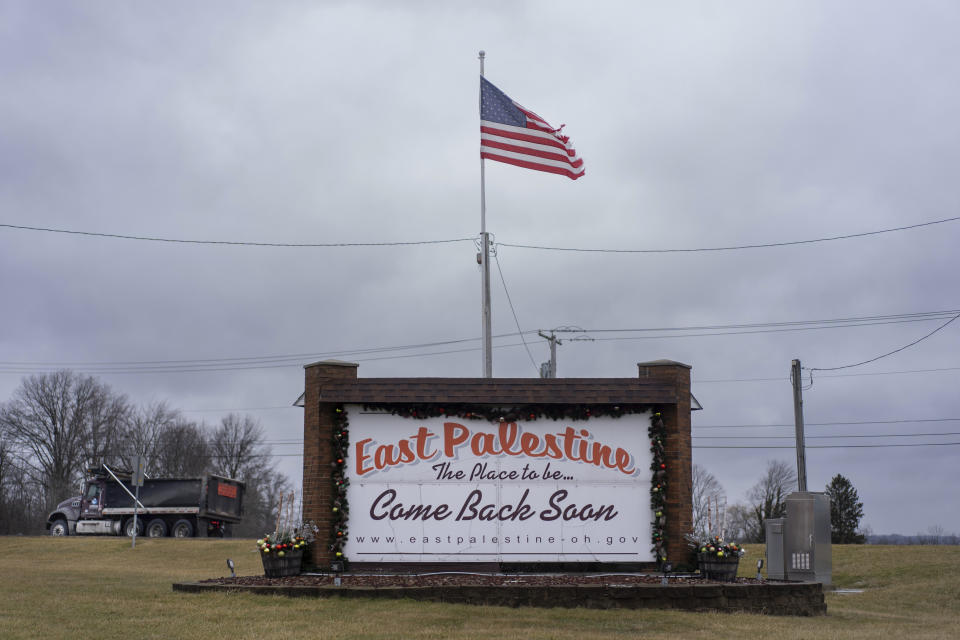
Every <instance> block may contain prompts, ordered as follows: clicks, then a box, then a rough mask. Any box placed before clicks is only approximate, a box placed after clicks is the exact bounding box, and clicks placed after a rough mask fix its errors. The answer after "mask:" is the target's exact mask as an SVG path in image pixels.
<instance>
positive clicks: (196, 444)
mask: <svg viewBox="0 0 960 640" xmlns="http://www.w3.org/2000/svg"><path fill="white" fill-rule="evenodd" d="M206 432H207V429H206V427H204V426H203V425H202V424H199V425H198V424H197V423H195V422H190V421H188V420H184V419H182V418H179V417H178V418H175V419H174V421H173V423H172V424H168V425H167V426H166V427H164V428H163V429H162V430H161V431H160V434H159V436H158V437H157V443H156V446H155V447H154V449H153V459H152V461H151V467H150V468H151V469H152V471H153V473H155V474H156V475H158V476H169V477H174V478H192V477H197V476H200V475H203V474H204V473H205V472H207V471H209V470H210V468H211V462H210V445H209V443H208V442H207V433H206Z"/></svg>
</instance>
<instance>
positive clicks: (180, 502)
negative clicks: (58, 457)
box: [47, 465, 244, 538]
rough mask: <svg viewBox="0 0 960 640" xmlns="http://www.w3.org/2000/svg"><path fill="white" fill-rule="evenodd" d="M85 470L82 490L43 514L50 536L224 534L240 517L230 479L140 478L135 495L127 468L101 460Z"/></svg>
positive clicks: (239, 492) (238, 494)
mask: <svg viewBox="0 0 960 640" xmlns="http://www.w3.org/2000/svg"><path fill="white" fill-rule="evenodd" d="M87 473H88V477H87V478H86V480H85V481H84V483H83V485H82V489H83V493H82V494H81V495H79V496H74V497H72V498H68V499H67V500H64V501H63V502H61V503H60V504H59V505H57V508H56V509H54V510H53V512H51V513H50V515H49V516H47V529H48V530H49V531H50V535H52V536H72V535H108V536H118V535H126V536H133V535H134V532H136V535H138V536H141V535H146V536H148V537H151V538H162V537H165V536H172V537H174V538H193V537H197V536H209V537H215V536H219V537H223V536H225V535H229V526H230V525H232V524H236V523H238V522H240V521H241V519H242V517H243V492H244V485H243V482H241V481H239V480H234V479H232V478H224V477H221V476H217V475H213V474H205V475H204V476H203V477H200V478H144V479H143V485H142V486H141V487H139V495H138V492H137V489H136V488H135V487H134V486H133V482H132V477H133V474H132V473H131V472H129V471H120V470H117V469H112V468H110V467H107V466H106V465H103V466H101V467H97V468H93V469H88V470H87ZM137 498H138V499H139V501H138V500H137ZM135 511H136V518H134V512H135Z"/></svg>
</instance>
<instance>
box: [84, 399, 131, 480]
mask: <svg viewBox="0 0 960 640" xmlns="http://www.w3.org/2000/svg"><path fill="white" fill-rule="evenodd" d="M101 386H103V387H104V389H107V387H106V386H105V385H101ZM132 414H133V409H132V407H131V406H130V403H129V402H127V398H126V396H122V395H117V394H114V393H113V392H104V393H97V394H96V395H95V396H94V398H93V400H92V402H91V403H90V407H89V410H88V415H89V418H88V420H87V429H86V435H85V437H84V438H83V442H82V445H83V458H84V459H83V465H82V467H81V469H84V468H88V467H99V466H100V465H101V464H103V463H107V464H110V463H114V464H116V463H118V462H122V457H121V455H120V446H121V445H120V443H121V441H122V439H123V434H124V430H125V428H126V426H127V423H128V418H129V417H130V416H131V415H132Z"/></svg>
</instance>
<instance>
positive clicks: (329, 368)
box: [303, 360, 357, 567]
mask: <svg viewBox="0 0 960 640" xmlns="http://www.w3.org/2000/svg"><path fill="white" fill-rule="evenodd" d="M356 377H357V365H356V364H354V363H352V362H340V361H338V360H325V361H322V362H314V363H313V364H308V365H306V366H305V367H304V394H303V519H304V520H306V521H311V522H313V523H314V524H316V525H317V526H318V527H319V528H320V532H319V534H318V538H317V542H316V544H313V545H311V555H312V557H310V558H304V560H305V563H306V564H307V565H308V566H317V567H326V566H329V564H330V560H331V557H330V552H329V550H328V549H327V544H328V536H329V535H330V527H331V526H332V524H333V520H332V519H331V515H332V513H331V505H332V503H333V490H332V487H331V486H330V485H331V482H332V481H331V479H330V472H331V470H332V468H331V466H330V463H331V462H333V455H332V448H331V446H330V441H331V439H332V437H333V419H332V413H333V407H334V404H333V403H329V402H322V401H321V393H322V390H323V385H324V383H325V382H326V381H328V380H342V379H356Z"/></svg>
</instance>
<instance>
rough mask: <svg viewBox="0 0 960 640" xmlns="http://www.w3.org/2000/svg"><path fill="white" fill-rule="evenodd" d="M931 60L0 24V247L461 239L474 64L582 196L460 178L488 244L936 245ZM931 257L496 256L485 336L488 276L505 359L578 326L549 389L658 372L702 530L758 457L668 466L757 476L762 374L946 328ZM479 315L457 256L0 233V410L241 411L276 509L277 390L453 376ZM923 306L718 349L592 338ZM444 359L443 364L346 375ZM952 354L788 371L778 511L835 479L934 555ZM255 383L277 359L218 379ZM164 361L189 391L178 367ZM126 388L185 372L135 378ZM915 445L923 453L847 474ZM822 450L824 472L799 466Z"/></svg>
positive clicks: (547, 9) (891, 248) (399, 11)
mask: <svg viewBox="0 0 960 640" xmlns="http://www.w3.org/2000/svg"><path fill="white" fill-rule="evenodd" d="M958 33H960V6H958V5H957V3H955V2H951V1H945V2H923V1H919V2H917V1H914V2H876V1H868V2H852V1H850V2H842V3H838V2H814V1H810V0H805V1H802V2H776V3H771V2H764V1H761V2H724V3H712V2H703V3H693V2H672V3H659V2H656V3H655V2H609V3H603V2H598V3H575V2H487V3H484V7H483V8H467V5H466V3H462V4H461V3H447V2H444V3H440V2H436V3H431V2H404V3H399V2H369V3H346V2H343V3H336V2H331V3H320V2H303V3H298V2H271V3H251V2H235V1H231V2H206V3H193V2H190V3H187V2H163V3H154V2H119V1H118V2H97V3H37V2H29V1H26V0H24V1H17V0H7V1H5V2H2V3H0V75H2V78H3V90H2V91H0V224H5V225H18V226H31V227H43V228H49V229H62V230H73V231H85V232H93V233H101V234H118V235H127V236H143V237H156V238H167V239H187V240H226V241H238V242H262V243H340V242H342V243H365V242H419V241H427V240H453V239H463V238H467V239H470V238H475V237H477V235H478V232H479V229H480V171H479V170H480V162H479V131H478V128H479V117H478V113H477V96H478V79H477V76H478V73H479V61H478V59H477V52H478V51H479V50H480V49H484V50H486V52H487V58H486V77H487V78H488V79H489V80H490V81H491V82H493V83H494V84H495V85H497V86H498V87H499V88H500V89H501V90H502V91H504V92H505V93H506V94H507V95H509V96H510V97H511V98H513V99H514V100H516V101H517V102H519V103H521V104H523V105H524V106H526V107H528V108H530V109H532V110H534V111H536V112H537V113H539V114H540V115H541V116H542V117H544V118H545V119H546V120H547V121H549V122H550V123H552V124H553V125H555V126H559V125H560V124H566V125H567V126H566V128H565V129H564V132H565V133H566V134H568V135H569V136H570V137H571V139H572V141H573V143H574V145H575V146H576V148H577V150H578V152H579V153H580V155H581V157H582V158H583V159H584V162H585V166H586V175H585V176H584V177H583V178H581V179H580V180H577V181H576V182H574V181H571V180H568V179H566V178H563V177H560V176H556V175H551V174H546V173H538V172H533V171H528V170H524V169H520V168H517V167H513V166H509V165H505V164H498V163H495V162H487V166H486V198H487V225H488V229H489V230H490V231H491V232H493V233H494V234H495V240H496V241H497V242H498V243H505V244H527V245H543V246H550V247H567V248H602V249H692V248H716V247H729V246H741V245H752V244H768V243H785V242H793V241H798V240H811V239H819V238H827V237H834V236H841V235H849V234H862V233H865V232H870V231H879V230H885V229H892V228H898V227H906V226H911V225H918V224H922V223H927V222H932V221H939V220H945V219H948V218H953V217H956V216H958V215H960V213H958V211H960V206H958V205H960V195H958V189H957V176H958V175H960V173H958V169H960V120H958V118H957V114H958V113H960V83H958V82H957V78H958V77H960V38H958V37H957V34H958ZM958 241H960V221H949V222H942V223H939V224H935V225H929V226H924V227H919V228H915V229H910V230H903V231H897V232H890V233H883V234H877V235H871V236H864V237H858V238H851V239H844V240H834V241H829V242H820V243H810V244H800V245H791V246H781V247H770V248H757V249H741V250H731V251H704V252H677V253H645V254H619V253H582V252H563V251H553V250H535V249H524V248H518V247H509V246H498V247H497V260H498V262H495V263H493V285H494V286H493V331H494V333H495V334H516V333H517V324H516V322H515V321H514V317H513V315H512V314H511V310H510V306H509V304H508V302H507V297H506V294H505V290H504V286H503V284H502V283H501V277H500V273H499V272H498V270H497V264H498V263H499V267H500V269H501V270H502V274H503V279H504V280H505V281H506V285H507V289H506V290H507V291H509V295H510V298H511V299H512V302H513V305H514V308H515V310H516V316H517V319H518V321H519V325H520V327H521V329H522V330H524V331H530V330H537V329H542V330H549V329H552V328H557V327H561V326H576V327H581V328H583V329H587V330H588V332H587V333H584V334H576V335H579V337H580V338H581V339H580V340H578V341H572V342H571V341H565V342H564V343H563V344H562V345H561V346H559V347H558V362H559V366H558V369H559V375H560V376H563V377H632V376H635V375H637V370H636V363H637V362H641V361H646V360H654V359H658V358H669V359H673V360H679V361H682V362H685V363H688V364H690V365H691V366H692V367H693V372H692V375H693V392H694V394H695V395H696V397H697V398H698V399H699V401H700V402H701V403H702V404H703V406H704V410H703V411H700V412H697V413H696V414H695V415H694V422H693V424H694V436H695V439H694V445H695V446H696V447H697V448H695V449H694V461H695V462H697V463H700V464H702V465H704V466H706V467H707V469H708V470H709V471H711V472H712V473H713V474H714V475H715V476H716V477H717V478H718V479H719V481H720V482H721V484H722V485H723V486H724V488H725V489H726V491H727V494H728V496H729V500H730V502H731V503H732V502H737V501H741V500H743V499H744V494H745V492H746V490H747V489H748V488H749V487H750V485H752V484H753V483H754V482H756V481H757V479H758V478H759V477H760V475H761V473H762V472H763V469H764V467H765V465H766V462H767V460H770V459H783V460H787V461H790V462H791V463H793V462H795V454H794V450H793V449H791V448H781V449H761V448H754V449H747V448H740V449H718V448H704V447H709V446H711V445H712V446H728V447H729V446H735V447H744V446H779V447H789V446H790V445H791V444H792V440H791V439H790V436H792V433H793V429H792V424H793V403H792V393H791V386H790V382H789V379H788V377H789V369H790V362H791V360H792V359H793V358H799V359H800V360H801V361H802V363H803V365H804V366H805V367H810V368H831V367H837V366H843V365H847V364H852V363H857V362H861V361H863V360H868V359H871V358H874V357H876V356H878V355H881V354H884V353H887V352H890V351H893V350H895V349H898V348H900V347H902V346H904V345H907V344H909V343H911V342H913V341H915V340H917V339H919V338H922V337H923V336H925V335H926V334H928V333H930V332H931V331H933V330H934V329H936V328H937V327H939V326H941V325H942V324H944V323H945V322H947V321H948V320H949V319H950V318H951V317H953V315H955V314H956V313H960V299H958V287H957V273H958V272H960V256H958V252H957V246H958ZM480 293H481V286H480V272H479V269H478V266H477V264H476V247H475V245H474V244H473V241H472V240H467V241H463V242H452V243H444V244H429V245H411V246H389V247H365V248H364V247H340V248H289V247H287V248H271V247H256V246H223V245H209V244H182V243H163V242H149V241H138V240H127V239H117V238H105V237H94V236H81V235H67V234H58V233H50V232H40V231H29V230H23V229H14V228H10V227H0V300H2V303H0V305H2V313H0V400H6V399H8V398H9V397H10V395H11V393H12V392H13V390H14V389H15V388H16V387H17V386H18V385H19V384H20V380H21V378H22V377H23V376H24V375H25V374H28V373H29V372H30V371H46V370H52V369H56V368H58V367H71V368H74V369H76V370H78V371H85V372H91V373H94V374H95V375H97V376H99V377H100V378H101V379H102V380H104V381H105V382H107V383H109V384H110V385H111V386H113V387H114V388H115V389H116V390H117V391H119V392H122V393H125V394H127V395H128V396H129V397H130V399H131V400H133V401H135V402H138V403H146V402H150V401H157V400H165V401H167V402H169V403H170V404H171V405H172V406H174V407H178V408H180V409H182V410H183V411H184V413H185V415H187V416H188V417H190V418H193V419H197V420H205V421H206V422H207V423H211V424H212V423H216V422H218V421H219V420H220V418H221V417H222V416H223V415H224V414H225V413H226V412H228V411H239V412H245V413H250V414H252V415H254V416H256V417H257V418H258V419H259V420H260V421H261V422H262V424H263V426H264V428H265V430H266V433H267V434H268V439H269V440H270V441H271V442H272V443H273V448H274V451H275V452H276V453H278V454H284V456H283V457H280V458H278V460H279V461H280V462H281V469H282V470H283V471H284V472H285V473H287V475H288V476H290V477H291V479H293V480H294V481H295V482H296V483H297V484H299V482H300V476H301V470H300V464H301V460H300V458H299V457H297V456H296V454H297V453H298V452H299V451H300V450H301V447H300V445H299V444H296V441H298V440H300V439H301V438H302V410H301V409H298V408H292V407H290V406H289V405H291V404H292V403H293V401H294V400H295V399H296V398H297V396H298V395H299V394H300V393H301V392H302V390H303V369H302V365H303V364H305V363H308V362H312V361H315V360H320V359H324V358H327V357H337V358H339V359H342V360H349V361H353V362H359V363H360V367H359V375H360V376H366V377H380V376H468V377H469V376H480V375H481V373H482V360H481V355H480V351H479V350H478V348H479V340H478V338H479V336H480V332H481V325H480V300H481V298H480ZM951 310H957V311H956V312H955V313H954V314H941V315H939V316H920V317H918V318H913V319H915V320H917V321H915V322H896V323H888V324H877V323H876V322H874V321H869V322H858V323H855V324H858V325H860V326H853V327H850V326H847V327H826V326H825V325H823V324H820V325H813V326H807V327H806V328H805V329H804V330H797V331H774V332H770V331H769V330H770V329H774V328H776V329H783V328H794V329H796V328H799V327H770V326H765V327H760V328H755V329H752V330H750V331H751V332H749V333H743V330H740V331H741V333H737V334H734V335H730V334H728V335H715V334H716V333H718V332H719V331H718V330H698V331H682V330H672V331H658V332H632V333H629V332H620V333H616V332H609V331H604V330H609V329H649V328H674V329H679V328H683V327H693V326H715V325H742V324H757V323H780V322H795V321H805V320H828V319H838V318H852V317H875V316H888V315H901V314H915V313H924V312H934V311H951ZM758 331H763V332H758ZM703 334H714V335H703ZM576 335H574V334H564V336H563V337H565V338H570V337H576ZM667 335H670V336H680V337H664V336H667ZM656 336H659V337H656ZM586 338H593V340H592V341H590V340H587V339H586ZM614 338H615V339H614ZM626 338H630V339H626ZM447 340H469V341H467V342H462V343H456V344H452V345H445V346H438V347H430V348H425V347H421V348H415V349H409V350H403V351H378V352H366V353H363V352H360V351H359V350H365V349H373V348H380V347H396V346H404V345H419V344H424V343H434V342H442V341H447ZM526 340H527V342H528V343H529V350H530V353H531V354H532V355H528V353H527V350H526V349H525V348H524V347H523V346H522V344H521V341H520V339H519V338H518V337H517V336H516V335H511V336H507V337H504V338H501V339H498V340H497V341H496V344H497V346H498V348H496V349H495V351H494V375H495V376H504V377H527V376H529V377H534V376H536V375H537V367H538V366H539V363H541V362H543V361H545V360H546V359H547V358H548V355H549V352H548V348H547V344H546V342H545V341H544V340H542V339H540V338H537V337H536V335H535V334H534V335H527V336H526ZM517 345H520V346H517ZM463 349H473V350H470V351H462V350H463ZM454 350H456V351H457V352H455V353H446V354H442V355H423V354H425V353H428V352H431V351H454ZM349 351H353V353H346V352H349ZM958 351H960V321H957V322H954V323H952V324H950V325H948V326H946V327H944V328H943V329H942V330H941V331H939V332H937V333H935V334H934V335H932V336H930V337H929V338H927V339H926V340H923V341H922V342H920V343H918V344H917V345H915V346H913V347H910V348H909V349H906V350H904V351H902V352H899V353H896V354H894V355H891V356H889V357H886V358H882V359H880V360H877V361H876V362H873V363H870V364H867V365H863V366H859V367H853V368H849V369H842V370H837V371H832V372H828V371H823V372H816V371H814V372H812V383H813V386H812V387H811V388H808V389H807V390H805V392H804V394H805V395H804V400H805V409H806V421H807V423H808V425H809V426H808V429H807V435H808V440H807V444H808V445H809V446H810V447H811V448H810V449H809V450H808V451H807V464H808V477H809V487H810V488H811V489H812V490H819V489H822V488H823V487H824V485H826V484H827V482H829V480H830V478H831V477H832V476H834V475H835V474H837V473H841V474H843V475H845V476H846V477H848V478H849V479H850V480H851V481H852V482H853V484H854V486H855V487H856V488H857V490H858V491H859V494H860V497H861V499H862V501H863V503H864V511H865V514H866V515H865V518H864V521H863V524H866V525H868V526H870V527H871V528H872V529H873V531H874V532H876V533H893V532H899V533H905V534H913V533H917V532H925V531H926V530H927V529H928V527H930V526H932V525H941V526H943V527H944V528H945V529H946V530H947V531H954V532H960V508H958V492H957V485H958V480H960V471H958V466H957V457H958V454H960V447H958V446H956V444H954V445H953V446H950V445H949V444H946V443H960V435H949V434H956V433H957V432H960V399H958V393H957V386H958V382H960V360H958V357H957V354H958ZM337 352H345V353H337ZM281 355H283V356H287V355H294V356H296V357H292V358H287V359H265V360H258V361H245V362H238V361H237V360H231V359H237V358H247V357H256V358H261V357H265V356H281ZM411 355H412V356H414V357H398V356H411ZM200 360H203V361H208V363H209V364H208V365H207V366H206V367H205V368H207V369H211V370H207V371H196V370H194V371H187V370H185V369H188V368H194V369H196V368H197V362H196V361H200ZM156 361H189V363H183V362H177V363H174V365H173V368H174V369H175V370H174V371H173V372H157V371H155V370H154V371H144V368H145V367H147V366H150V365H145V364H143V363H150V362H156ZM93 363H98V364H93ZM118 363H137V364H118ZM251 364H253V365H255V366H256V367H257V368H246V367H250V366H251ZM185 365H189V366H185ZM110 368H112V369H119V370H121V371H124V372H123V373H119V372H109V373H108V372H105V369H110ZM810 375H811V373H810V372H806V373H805V376H807V379H805V383H806V385H809V384H810V379H809V376H810ZM868 421H869V422H873V423H870V424H866V422H868ZM840 422H857V423H865V424H854V425H840V424H836V423H840ZM823 423H828V424H823ZM721 425H732V427H731V428H725V429H717V428H710V427H717V426H721ZM749 425H785V426H779V427H776V426H760V427H755V428H743V427H744V426H749ZM787 425H789V426H787ZM916 434H947V435H923V436H920V435H916ZM838 435H849V436H858V437H849V438H837V437H833V436H838ZM880 435H886V436H889V437H877V436H880ZM708 436H725V437H727V438H709V437H708ZM730 436H757V437H756V438H754V439H742V438H738V439H729V437H730ZM759 436H767V437H766V438H760V437H759ZM774 436H775V437H774ZM828 436H830V437H828ZM860 436H873V437H860ZM291 441H294V443H291ZM922 443H941V444H940V445H939V446H909V447H907V446H902V447H890V446H884V447H864V446H859V445H893V444H899V445H904V444H922ZM836 445H858V446H857V447H856V448H852V447H849V446H846V447H844V448H813V447H823V446H836Z"/></svg>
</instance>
